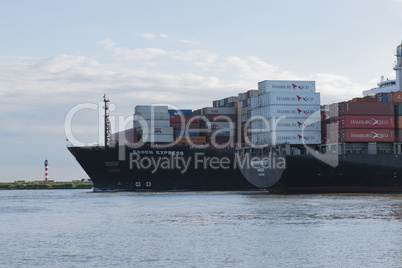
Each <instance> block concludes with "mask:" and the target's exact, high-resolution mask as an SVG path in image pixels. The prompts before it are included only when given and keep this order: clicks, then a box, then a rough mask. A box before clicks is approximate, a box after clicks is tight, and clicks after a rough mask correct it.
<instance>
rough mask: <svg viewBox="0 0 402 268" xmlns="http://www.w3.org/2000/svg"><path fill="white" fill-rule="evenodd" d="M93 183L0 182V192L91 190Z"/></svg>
mask: <svg viewBox="0 0 402 268" xmlns="http://www.w3.org/2000/svg"><path fill="white" fill-rule="evenodd" d="M92 187H93V184H92V182H85V181H72V182H70V181H61V182H0V190H18V189H30V190H32V189H91V188H92Z"/></svg>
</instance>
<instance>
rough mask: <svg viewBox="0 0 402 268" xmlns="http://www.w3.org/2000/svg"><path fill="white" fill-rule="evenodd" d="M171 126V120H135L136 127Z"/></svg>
mask: <svg viewBox="0 0 402 268" xmlns="http://www.w3.org/2000/svg"><path fill="white" fill-rule="evenodd" d="M146 126H148V127H170V120H136V121H134V127H136V128H142V127H146Z"/></svg>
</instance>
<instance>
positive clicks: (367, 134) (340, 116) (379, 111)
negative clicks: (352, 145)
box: [327, 99, 395, 143]
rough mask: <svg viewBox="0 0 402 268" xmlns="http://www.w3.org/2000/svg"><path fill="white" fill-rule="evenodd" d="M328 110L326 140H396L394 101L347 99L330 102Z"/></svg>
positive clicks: (332, 141)
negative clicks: (354, 100)
mask: <svg viewBox="0 0 402 268" xmlns="http://www.w3.org/2000/svg"><path fill="white" fill-rule="evenodd" d="M375 100H376V99H375ZM329 110H330V124H328V127H327V138H328V141H327V143H334V142H394V141H395V118H394V106H393V104H392V103H385V102H372V101H369V102H353V101H348V102H340V103H334V104H331V105H330V109H329Z"/></svg>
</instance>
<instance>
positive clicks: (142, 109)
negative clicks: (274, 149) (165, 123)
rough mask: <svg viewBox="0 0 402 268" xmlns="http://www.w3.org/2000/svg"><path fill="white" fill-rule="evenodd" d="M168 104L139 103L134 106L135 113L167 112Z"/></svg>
mask: <svg viewBox="0 0 402 268" xmlns="http://www.w3.org/2000/svg"><path fill="white" fill-rule="evenodd" d="M167 112H168V107H167V106H156V105H137V106H135V108H134V113H135V114H139V113H167Z"/></svg>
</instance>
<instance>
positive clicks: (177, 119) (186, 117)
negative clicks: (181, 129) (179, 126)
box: [170, 115, 201, 123]
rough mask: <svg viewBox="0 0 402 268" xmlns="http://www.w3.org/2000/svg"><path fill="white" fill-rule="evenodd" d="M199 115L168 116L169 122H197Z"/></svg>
mask: <svg viewBox="0 0 402 268" xmlns="http://www.w3.org/2000/svg"><path fill="white" fill-rule="evenodd" d="M200 118H201V117H200V116H194V115H181V116H180V115H171V116H170V122H171V123H180V122H181V121H182V120H184V122H186V123H187V122H188V121H190V120H191V122H192V123H198V122H200Z"/></svg>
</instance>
